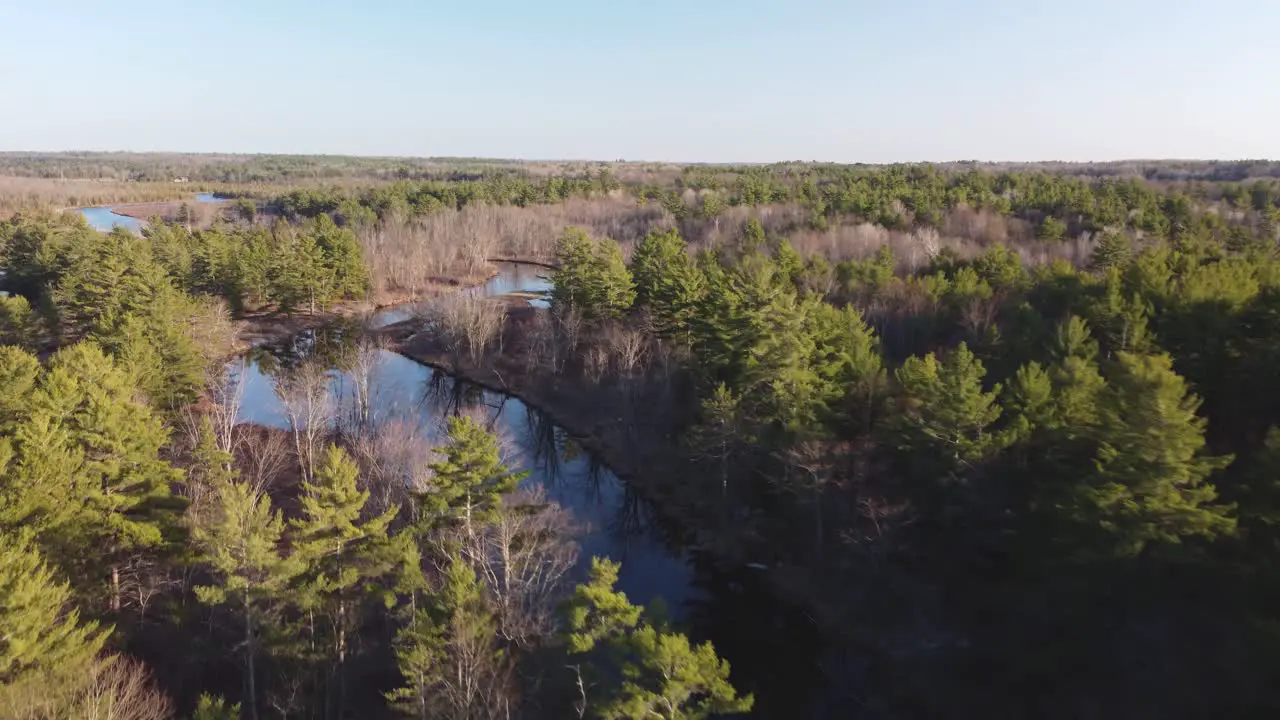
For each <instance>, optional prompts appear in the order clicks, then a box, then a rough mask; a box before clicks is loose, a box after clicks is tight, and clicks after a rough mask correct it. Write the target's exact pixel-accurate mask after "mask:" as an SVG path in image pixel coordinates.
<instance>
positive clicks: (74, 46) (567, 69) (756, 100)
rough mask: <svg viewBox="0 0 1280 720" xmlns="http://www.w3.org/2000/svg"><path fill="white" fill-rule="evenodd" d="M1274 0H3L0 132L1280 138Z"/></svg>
mask: <svg viewBox="0 0 1280 720" xmlns="http://www.w3.org/2000/svg"><path fill="white" fill-rule="evenodd" d="M1278 29H1280V0H968V1H965V2H961V1H960V0H945V1H944V0H898V1H894V0H843V1H838V0H831V1H824V0H774V1H768V2H766V1H764V0H736V1H729V0H684V1H677V0H647V1H645V2H632V1H630V0H542V1H540V2H529V1H527V0H470V1H468V0H450V1H449V2H434V1H428V0H420V1H418V2H409V1H407V0H406V1H405V2H391V1H389V0H349V1H348V2H332V1H328V0H315V1H314V2H300V1H297V0H294V1H292V2H284V1H283V0H258V1H255V2H249V1H248V0H221V1H218V0H210V1H206V2H199V3H191V2H172V0H168V1H165V2H160V1H159V0H117V1H115V2H105V1H104V0H79V1H72V2H67V1H61V0H0V149H3V150H67V149H85V150H175V151H228V152H287V153H295V152H296V153H350V154H361V155H469V156H486V157H517V158H590V159H615V158H626V159H635V160H640V159H652V160H687V161H771V160H831V161H842V162H858V161H862V162H889V161H910V160H939V161H940V160H956V159H983V160H1033V159H1065V160H1091V159H1092V160H1104V159H1116V158H1134V157H1141V158H1151V157H1182V158H1243V157H1248V158H1262V157H1269V158H1280V43H1278V42H1276V40H1275V37H1276V35H1275V34H1276V32H1277V30H1278Z"/></svg>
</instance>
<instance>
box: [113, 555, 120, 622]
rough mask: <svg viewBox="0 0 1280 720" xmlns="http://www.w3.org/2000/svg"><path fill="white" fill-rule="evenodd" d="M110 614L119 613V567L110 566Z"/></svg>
mask: <svg viewBox="0 0 1280 720" xmlns="http://www.w3.org/2000/svg"><path fill="white" fill-rule="evenodd" d="M111 612H120V566H119V565H112V566H111Z"/></svg>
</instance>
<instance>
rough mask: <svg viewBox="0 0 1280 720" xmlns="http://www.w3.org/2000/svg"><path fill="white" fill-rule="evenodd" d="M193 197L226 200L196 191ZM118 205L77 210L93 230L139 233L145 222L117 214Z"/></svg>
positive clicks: (213, 201) (209, 200)
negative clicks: (117, 229)
mask: <svg viewBox="0 0 1280 720" xmlns="http://www.w3.org/2000/svg"><path fill="white" fill-rule="evenodd" d="M194 199H195V202H196V203H197V204H204V203H220V202H226V200H225V199H223V198H219V197H217V196H215V195H214V194H213V193H207V192H202V193H196V194H195V195H194ZM118 207H123V205H98V206H96V207H84V208H78V210H79V211H80V215H82V216H83V217H84V219H85V220H86V221H87V222H88V223H89V226H90V227H92V228H93V229H94V230H100V231H102V232H111V231H112V230H113V229H115V228H118V227H121V228H124V229H125V230H128V231H129V232H131V233H135V234H141V233H142V228H143V227H145V226H146V223H145V222H143V221H142V220H139V219H137V218H133V217H129V216H128V215H119V214H117V213H116V212H115V209H116V208H118Z"/></svg>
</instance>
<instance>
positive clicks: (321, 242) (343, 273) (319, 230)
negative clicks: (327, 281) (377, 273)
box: [311, 215, 369, 298]
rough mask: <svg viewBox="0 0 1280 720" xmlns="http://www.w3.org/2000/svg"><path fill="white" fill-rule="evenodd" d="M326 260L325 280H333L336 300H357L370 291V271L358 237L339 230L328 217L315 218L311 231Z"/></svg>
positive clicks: (344, 230)
mask: <svg viewBox="0 0 1280 720" xmlns="http://www.w3.org/2000/svg"><path fill="white" fill-rule="evenodd" d="M311 233H312V234H314V236H315V240H316V245H317V246H318V247H319V248H320V253H321V255H322V256H323V258H324V266H325V269H326V271H327V272H326V277H330V278H332V281H333V288H332V295H333V297H335V298H358V297H362V296H363V295H364V294H365V293H367V292H368V291H369V268H368V266H367V265H365V262H364V255H363V251H362V250H361V249H360V242H359V240H357V239H356V234H355V233H354V232H352V231H351V229H350V228H345V227H341V228H340V227H338V226H337V225H335V224H334V222H333V220H331V219H330V218H329V216H328V215H320V216H319V217H317V218H316V220H315V224H314V226H313V227H312V228H311Z"/></svg>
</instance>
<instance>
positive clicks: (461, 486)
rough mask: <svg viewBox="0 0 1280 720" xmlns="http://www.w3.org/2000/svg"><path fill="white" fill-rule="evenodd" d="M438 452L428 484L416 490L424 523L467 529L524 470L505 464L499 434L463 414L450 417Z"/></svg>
mask: <svg viewBox="0 0 1280 720" xmlns="http://www.w3.org/2000/svg"><path fill="white" fill-rule="evenodd" d="M440 453H441V454H442V455H444V458H443V459H441V460H440V461H438V462H435V463H433V464H432V465H431V471H432V473H433V475H432V478H431V484H430V487H429V488H428V489H427V490H426V491H425V492H422V493H419V494H418V496H417V499H418V508H419V513H420V514H421V518H422V523H423V524H424V526H425V528H434V527H439V526H440V525H442V524H443V525H451V524H458V525H461V527H462V528H463V529H464V530H465V531H466V532H467V533H468V534H470V533H471V532H472V531H473V530H474V529H475V527H476V526H477V525H480V524H483V523H485V522H487V521H488V520H489V519H490V518H491V517H492V516H493V514H494V513H496V512H499V511H500V508H501V505H502V495H503V494H505V493H509V492H511V491H512V490H514V489H515V488H516V486H517V485H518V484H519V483H520V481H521V480H523V479H524V478H525V476H526V475H527V474H528V473H525V472H512V471H511V470H509V469H508V468H507V466H506V465H505V464H504V463H503V462H502V457H501V454H500V452H499V448H498V439H497V438H496V437H494V435H493V433H490V432H489V431H488V430H485V429H484V427H483V426H481V425H480V424H479V423H477V422H476V421H475V420H473V419H471V418H469V417H466V416H460V417H453V418H449V442H448V443H446V444H445V446H444V447H443V448H442V449H441V450H440ZM425 528H424V529H425Z"/></svg>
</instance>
